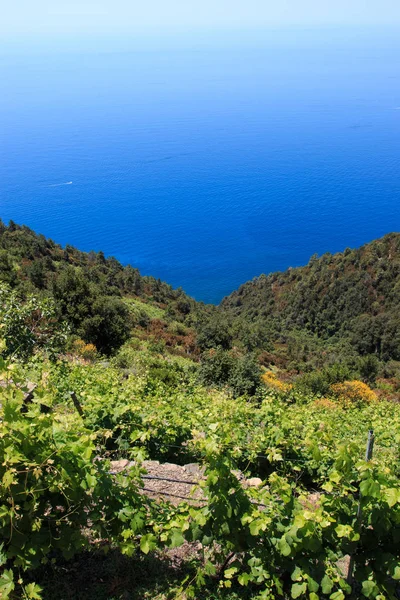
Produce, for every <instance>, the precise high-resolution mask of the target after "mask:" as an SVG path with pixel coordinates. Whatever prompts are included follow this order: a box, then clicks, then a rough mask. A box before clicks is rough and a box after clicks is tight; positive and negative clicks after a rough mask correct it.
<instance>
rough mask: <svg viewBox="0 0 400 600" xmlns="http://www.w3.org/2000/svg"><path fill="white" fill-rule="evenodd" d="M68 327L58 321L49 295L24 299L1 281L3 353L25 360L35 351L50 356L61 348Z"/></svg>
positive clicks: (0, 314) (0, 306)
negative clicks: (24, 300) (42, 297)
mask: <svg viewBox="0 0 400 600" xmlns="http://www.w3.org/2000/svg"><path fill="white" fill-rule="evenodd" d="M67 333H68V329H67V327H66V324H65V323H60V321H59V319H58V315H57V311H56V307H55V305H54V302H53V301H52V300H51V299H50V298H44V299H39V298H37V297H36V296H29V297H28V299H27V300H26V302H22V300H21V299H20V298H19V297H18V295H17V293H16V292H15V291H11V290H10V288H8V287H7V286H6V285H4V284H0V338H2V340H3V343H2V348H1V353H2V355H3V356H14V357H16V358H22V359H27V358H29V357H30V356H32V354H34V352H35V351H36V350H39V349H41V350H45V351H46V352H47V353H48V354H49V355H50V356H51V357H54V356H55V355H56V354H57V353H58V352H60V351H62V350H63V349H64V346H65V342H66V339H67Z"/></svg>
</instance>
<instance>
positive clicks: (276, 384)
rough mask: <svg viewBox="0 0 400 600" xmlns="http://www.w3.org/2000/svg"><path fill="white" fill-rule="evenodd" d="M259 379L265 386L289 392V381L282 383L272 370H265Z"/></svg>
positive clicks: (290, 386)
mask: <svg viewBox="0 0 400 600" xmlns="http://www.w3.org/2000/svg"><path fill="white" fill-rule="evenodd" d="M261 379H262V380H263V382H264V383H265V385H266V386H267V387H269V388H272V389H273V390H276V391H277V392H289V391H290V390H291V389H292V385H291V384H290V383H284V382H283V381H281V380H280V379H278V377H277V375H276V373H274V372H273V371H266V372H265V373H263V374H262V375H261Z"/></svg>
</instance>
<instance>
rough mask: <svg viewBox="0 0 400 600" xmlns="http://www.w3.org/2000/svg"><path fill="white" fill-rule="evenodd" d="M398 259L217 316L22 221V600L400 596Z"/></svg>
mask: <svg viewBox="0 0 400 600" xmlns="http://www.w3.org/2000/svg"><path fill="white" fill-rule="evenodd" d="M349 257H350V258H349ZM398 258H399V236H398V235H395V234H391V235H389V236H386V237H385V238H383V240H378V241H376V242H373V243H372V244H369V245H367V246H365V247H364V248H362V249H360V250H357V251H348V252H345V253H343V254H339V255H335V256H333V257H326V256H325V257H322V258H321V259H312V260H311V262H310V264H309V265H308V266H307V267H304V268H301V269H293V270H291V271H288V272H286V273H280V274H273V275H270V276H268V277H260V278H259V279H257V280H255V281H254V282H251V283H248V284H245V285H244V286H242V288H241V289H240V290H239V291H238V292H236V293H235V294H233V295H232V296H231V297H230V298H228V299H226V300H225V301H224V302H223V304H222V306H221V307H216V306H209V305H208V306H206V305H204V304H202V303H199V302H196V301H194V300H193V299H191V298H189V297H188V296H187V295H186V294H185V293H184V292H183V291H181V290H173V289H172V288H171V287H170V286H168V285H167V284H165V283H162V282H161V281H158V280H155V279H153V278H151V277H143V276H141V275H140V273H139V272H138V271H137V270H136V269H135V268H133V267H130V266H127V267H124V266H122V265H121V264H120V263H119V262H118V261H117V260H115V259H114V258H106V257H105V256H104V255H103V254H102V253H101V252H100V253H95V252H89V253H84V252H80V251H78V250H77V249H75V248H73V247H70V246H67V247H65V248H62V247H61V246H59V245H58V244H56V243H54V242H52V241H51V240H48V239H46V238H45V237H43V236H41V235H37V234H36V233H34V232H33V231H31V230H30V229H29V228H27V227H24V226H18V225H16V224H15V223H12V222H10V223H9V225H8V226H5V225H4V224H0V537H1V540H0V598H1V600H7V599H10V600H41V599H42V600H60V599H65V600H67V599H68V600H92V599H93V598H98V600H127V599H128V598H130V599H132V600H146V599H147V600H174V599H176V600H188V599H194V600H200V599H203V598H212V599H214V600H239V599H240V600H242V599H247V600H279V599H281V600H289V599H290V600H291V599H293V600H296V598H300V599H301V600H344V599H345V598H348V599H349V600H350V599H351V600H359V599H360V598H366V599H368V598H376V599H377V600H397V598H399V597H400V596H399V594H400V589H399V580H400V543H399V542H400V488H399V475H400V454H399V452H400V403H399V397H400V377H399V372H400V369H399V363H398V362H397V361H396V360H394V359H395V358H398V354H397V352H398V349H397V347H396V335H397V334H396V331H397V329H396V327H397V325H396V323H397V320H396V319H397V313H396V307H397V306H398V300H397V296H396V294H397V290H398V287H399V285H398V265H399V260H398ZM330 302H331V303H332V306H330ZM364 320H367V321H366V323H368V324H369V325H368V326H367V325H365V327H366V330H365V332H364V330H363V329H362V325H363V323H364ZM379 327H381V329H379ZM390 328H392V329H390ZM376 332H377V333H376ZM390 332H391V335H389V334H390ZM367 334H368V335H375V336H377V339H379V343H377V342H376V341H374V343H373V344H372V343H371V344H370V345H367V346H363V345H362V344H363V343H366V342H365V340H368V339H369V338H368V337H367ZM374 340H375V338H374ZM371 430H374V434H372V431H371ZM367 439H368V440H369V446H368V448H369V450H368V453H367V456H366V453H365V452H366V450H365V449H366V442H367ZM373 440H374V441H375V444H374V446H373V445H372V444H373ZM173 486H175V487H173ZM177 486H178V487H177Z"/></svg>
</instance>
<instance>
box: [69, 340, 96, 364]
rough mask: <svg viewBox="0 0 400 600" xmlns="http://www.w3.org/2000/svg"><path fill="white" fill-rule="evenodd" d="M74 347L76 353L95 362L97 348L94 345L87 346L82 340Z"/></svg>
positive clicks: (74, 344) (75, 343)
mask: <svg viewBox="0 0 400 600" xmlns="http://www.w3.org/2000/svg"><path fill="white" fill-rule="evenodd" d="M72 347H73V351H74V353H75V354H76V355H77V356H80V357H81V358H84V359H85V360H93V359H94V358H96V356H97V348H96V346H95V345H94V344H86V342H84V341H83V340H81V339H78V340H75V341H74V343H73V344H72Z"/></svg>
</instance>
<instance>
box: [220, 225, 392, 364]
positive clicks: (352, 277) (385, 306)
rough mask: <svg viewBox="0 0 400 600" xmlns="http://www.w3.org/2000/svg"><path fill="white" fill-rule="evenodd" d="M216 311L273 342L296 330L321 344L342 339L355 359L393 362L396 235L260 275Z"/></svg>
mask: <svg viewBox="0 0 400 600" xmlns="http://www.w3.org/2000/svg"><path fill="white" fill-rule="evenodd" d="M221 306H222V309H223V310H224V311H226V312H228V313H229V314H231V315H233V316H235V317H238V316H240V317H242V318H243V320H245V321H248V322H252V323H258V324H261V325H262V326H263V327H265V328H266V329H267V330H268V331H269V332H270V335H271V337H273V338H274V339H278V338H283V339H285V337H286V336H287V334H288V332H290V331H293V330H302V331H305V332H308V333H310V334H312V335H316V336H318V337H320V338H322V339H324V340H329V339H336V340H338V339H341V340H348V341H350V343H351V344H352V346H353V347H354V348H355V349H356V350H357V351H358V352H359V353H360V354H375V355H376V356H378V357H379V358H381V359H383V360H388V359H396V360H399V359H400V234H399V233H391V234H388V235H386V236H385V237H383V238H381V239H379V240H375V241H373V242H371V243H370V244H366V245H365V246H362V247H361V248H359V249H356V250H350V249H346V250H345V251H344V252H341V253H338V254H334V255H332V254H324V255H323V256H321V257H317V256H313V257H312V258H311V259H310V261H309V263H308V265H307V266H305V267H299V268H295V269H288V270H287V271H285V272H283V273H272V274H270V275H261V276H260V277H257V278H255V279H253V280H252V281H249V282H248V283H245V284H244V285H242V286H241V287H240V288H239V289H238V290H237V291H235V292H233V293H232V294H231V295H230V296H228V297H227V298H225V299H224V300H223V302H222V304H221Z"/></svg>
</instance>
